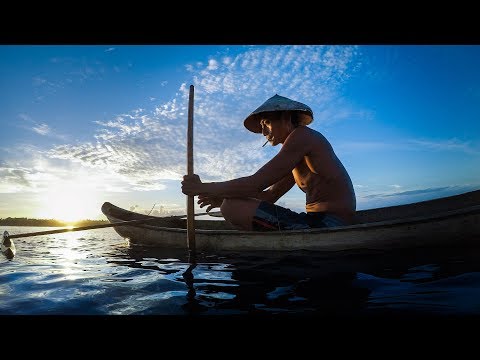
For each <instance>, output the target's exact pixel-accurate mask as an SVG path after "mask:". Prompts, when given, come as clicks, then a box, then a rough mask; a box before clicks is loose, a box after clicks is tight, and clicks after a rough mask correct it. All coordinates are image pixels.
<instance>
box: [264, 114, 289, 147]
mask: <svg viewBox="0 0 480 360" xmlns="http://www.w3.org/2000/svg"><path fill="white" fill-rule="evenodd" d="M288 125H289V123H288V122H286V121H285V119H284V117H283V116H282V114H281V113H279V114H274V115H272V114H268V115H266V116H263V117H262V118H261V120H260V126H261V127H262V135H263V136H265V137H266V138H267V140H268V142H270V143H271V144H272V146H275V145H278V144H280V143H283V142H284V141H285V139H286V137H287V136H288V134H289V132H290V130H291V129H290V127H289V126H288Z"/></svg>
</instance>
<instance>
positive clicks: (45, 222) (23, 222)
mask: <svg viewBox="0 0 480 360" xmlns="http://www.w3.org/2000/svg"><path fill="white" fill-rule="evenodd" d="M107 223H109V221H108V220H81V221H76V222H73V223H72V222H65V221H60V220H55V219H29V218H12V217H7V218H5V219H0V225H4V226H47V227H64V226H75V227H78V226H91V225H101V224H107Z"/></svg>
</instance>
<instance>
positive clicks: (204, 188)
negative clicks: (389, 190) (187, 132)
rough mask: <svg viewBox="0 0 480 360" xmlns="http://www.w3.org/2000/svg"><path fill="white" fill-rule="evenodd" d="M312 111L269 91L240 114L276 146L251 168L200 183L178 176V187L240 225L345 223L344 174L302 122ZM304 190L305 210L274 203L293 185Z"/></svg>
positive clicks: (350, 206)
mask: <svg viewBox="0 0 480 360" xmlns="http://www.w3.org/2000/svg"><path fill="white" fill-rule="evenodd" d="M312 121H313V111H312V110H311V109H310V107H309V106H307V105H305V104H302V103H300V102H298V101H294V100H291V99H288V98H286V97H283V96H279V95H275V96H273V97H271V98H270V99H268V100H267V101H265V102H264V103H263V104H262V105H261V106H259V107H258V108H257V109H256V110H255V111H253V112H252V113H251V114H250V115H249V116H248V117H247V118H246V119H245V120H244V125H245V127H246V128H247V129H248V130H250V131H252V132H255V133H262V135H263V136H265V137H266V139H267V141H268V142H270V143H271V144H272V146H276V145H278V144H282V148H281V149H280V151H279V152H278V154H277V155H275V156H274V157H273V158H272V159H271V160H270V161H269V162H267V163H266V164H265V165H264V166H262V167H261V168H260V169H259V170H258V171H257V172H256V173H255V174H253V175H250V176H246V177H241V178H237V179H233V180H229V181H222V182H210V183H202V182H201V180H200V178H199V177H198V175H192V176H188V175H186V176H184V177H183V181H182V192H183V193H184V194H186V195H191V196H196V195H198V204H200V207H201V208H203V207H205V206H207V209H206V210H207V212H208V211H210V210H211V209H213V208H215V207H220V210H221V212H222V215H223V217H224V218H225V220H227V221H229V222H230V223H232V224H233V225H234V226H236V227H237V228H239V229H242V230H256V231H268V230H300V229H309V228H320V227H334V226H342V225H348V224H350V223H351V222H352V220H353V216H354V214H355V208H356V200H355V192H354V190H353V186H352V181H351V180H350V176H349V175H348V173H347V171H346V170H345V168H344V166H343V164H342V163H341V162H340V160H339V159H338V158H337V156H336V155H335V153H334V151H333V149H332V146H331V145H330V143H329V142H328V140H327V139H326V138H325V137H324V136H323V135H322V134H320V133H319V132H317V131H315V130H313V129H311V128H309V127H307V125H308V124H310V123H311V122H312ZM295 184H297V186H298V187H299V188H300V189H301V190H302V191H303V192H304V193H305V195H306V206H305V210H306V212H301V213H297V212H294V211H291V210H289V209H286V208H283V207H281V206H279V205H275V202H276V201H277V200H278V199H280V198H281V197H282V196H283V195H284V194H285V193H286V192H287V191H289V190H290V189H291V188H292V187H293V185H295Z"/></svg>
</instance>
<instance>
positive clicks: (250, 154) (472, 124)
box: [0, 45, 480, 221]
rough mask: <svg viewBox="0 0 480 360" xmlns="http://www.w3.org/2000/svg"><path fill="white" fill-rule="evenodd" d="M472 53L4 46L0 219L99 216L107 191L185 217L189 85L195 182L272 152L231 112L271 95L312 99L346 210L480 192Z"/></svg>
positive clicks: (478, 90) (140, 206) (0, 50)
mask: <svg viewBox="0 0 480 360" xmlns="http://www.w3.org/2000/svg"><path fill="white" fill-rule="evenodd" d="M479 64H480V46H475V45H450V46H448V45H431V46H430V45H359V46H358V45H357V46H350V45H341V46H340V45H327V46H311V45H309V46H307V45H297V46H290V45H255V46H253V45H252V46H250V45H244V46H242V45H233V46H229V45H208V46H207V45H120V46H118V45H92V46H87V45H71V46H67V45H3V46H0V78H1V81H0V93H1V94H2V95H1V96H0V124H1V128H0V218H6V217H34V218H57V219H61V220H67V221H72V220H78V219H86V218H88V219H104V217H103V215H102V213H101V211H100V207H101V205H102V203H103V202H105V201H109V202H112V203H113V204H115V205H118V206H120V207H124V208H126V209H131V210H134V211H138V212H142V213H145V212H146V213H148V212H150V211H151V213H152V214H155V215H163V214H185V213H186V197H185V196H184V195H183V194H182V192H181V189H180V181H181V178H182V176H183V175H184V174H185V173H186V171H187V170H186V160H187V158H186V156H187V155H186V142H187V141H186V135H187V107H188V90H189V86H190V85H191V84H192V85H194V87H195V101H194V169H195V173H197V174H199V175H200V177H201V179H202V180H204V181H221V180H228V179H231V178H234V177H240V176H247V175H250V174H253V173H254V172H255V171H256V170H258V169H259V168H260V167H261V166H262V165H263V164H264V163H265V162H266V161H268V160H269V159H270V158H271V157H272V156H274V155H275V154H276V153H277V152H278V150H279V146H277V147H271V146H265V147H263V148H262V145H263V143H264V142H265V140H264V138H263V137H262V136H261V135H258V134H253V133H250V132H248V131H247V130H246V129H245V128H244V127H243V119H244V118H245V117H246V116H247V115H248V114H250V113H251V112H252V111H253V110H254V109H255V108H257V107H258V106H259V105H261V104H262V103H263V102H264V101H265V100H266V99H268V98H270V97H271V96H273V95H275V94H279V95H282V96H287V97H289V98H292V99H294V100H297V101H301V102H303V103H306V104H308V105H309V106H310V107H311V108H312V110H313V112H314V122H313V123H312V124H311V125H310V127H312V128H313V129H315V130H317V131H320V132H321V133H323V134H324V135H325V136H326V137H327V139H329V140H330V142H331V144H332V146H333V148H334V150H335V152H336V154H337V155H338V157H339V158H340V160H341V161H342V162H343V164H344V165H345V167H346V168H347V170H348V171H349V173H350V176H351V178H352V181H353V184H354V187H355V191H356V196H357V209H368V208H373V207H380V206H388V205H395V204H405V203H410V202H414V201H419V200H425V199H432V198H437V197H441V196H447V195H451V194H457V193H461V192H465V191H470V190H474V189H479V188H480V166H479V164H480V66H479ZM278 203H279V204H280V205H283V206H287V207H289V208H291V209H293V210H297V211H304V206H305V197H304V194H303V193H302V192H301V191H300V190H298V189H292V190H291V191H290V192H289V193H287V194H286V195H285V196H284V197H283V198H282V199H280V200H279V202H278ZM152 208H153V210H152ZM197 210H198V211H201V210H200V209H197ZM217 210H218V209H217Z"/></svg>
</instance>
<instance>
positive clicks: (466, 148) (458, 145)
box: [408, 138, 480, 155]
mask: <svg viewBox="0 0 480 360" xmlns="http://www.w3.org/2000/svg"><path fill="white" fill-rule="evenodd" d="M408 142H409V143H410V144H412V145H414V146H418V147H421V148H424V149H431V150H434V151H461V152H465V153H467V154H472V155H480V149H479V148H478V146H477V147H473V146H472V144H471V142H470V141H461V140H459V139H457V138H452V139H446V140H437V141H433V140H425V139H420V140H419V139H412V140H409V141H408Z"/></svg>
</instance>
